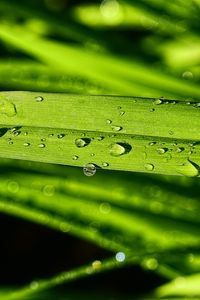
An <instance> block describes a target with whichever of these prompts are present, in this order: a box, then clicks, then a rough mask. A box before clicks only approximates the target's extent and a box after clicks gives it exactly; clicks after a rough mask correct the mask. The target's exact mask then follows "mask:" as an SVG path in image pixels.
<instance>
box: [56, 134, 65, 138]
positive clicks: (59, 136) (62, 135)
mask: <svg viewBox="0 0 200 300" xmlns="http://www.w3.org/2000/svg"><path fill="white" fill-rule="evenodd" d="M64 136H65V135H64V134H63V133H61V134H58V135H57V137H58V139H62V138H63V137H64Z"/></svg>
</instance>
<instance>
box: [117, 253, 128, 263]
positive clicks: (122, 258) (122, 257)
mask: <svg viewBox="0 0 200 300" xmlns="http://www.w3.org/2000/svg"><path fill="white" fill-rule="evenodd" d="M115 258H116V260H117V261H118V262H123V261H125V259H126V255H125V253H124V252H117V254H116V255H115Z"/></svg>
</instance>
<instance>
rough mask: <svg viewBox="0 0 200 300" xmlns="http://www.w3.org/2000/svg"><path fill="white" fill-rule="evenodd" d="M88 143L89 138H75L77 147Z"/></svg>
mask: <svg viewBox="0 0 200 300" xmlns="http://www.w3.org/2000/svg"><path fill="white" fill-rule="evenodd" d="M89 143H90V139H85V138H80V139H76V140H75V145H76V146H77V147H78V148H83V147H85V146H87V145H88V144H89Z"/></svg>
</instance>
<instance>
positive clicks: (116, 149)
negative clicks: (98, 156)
mask: <svg viewBox="0 0 200 300" xmlns="http://www.w3.org/2000/svg"><path fill="white" fill-rule="evenodd" d="M125 152H126V149H125V148H124V146H123V145H122V144H111V145H110V154H111V155H112V156H120V155H123V154H124V153H125Z"/></svg>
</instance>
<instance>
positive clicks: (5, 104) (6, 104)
mask: <svg viewBox="0 0 200 300" xmlns="http://www.w3.org/2000/svg"><path fill="white" fill-rule="evenodd" d="M0 114H5V115H6V116H8V117H14V116H15V115H16V114H17V110H16V107H15V105H14V104H13V103H12V102H10V101H8V100H5V99H0Z"/></svg>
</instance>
